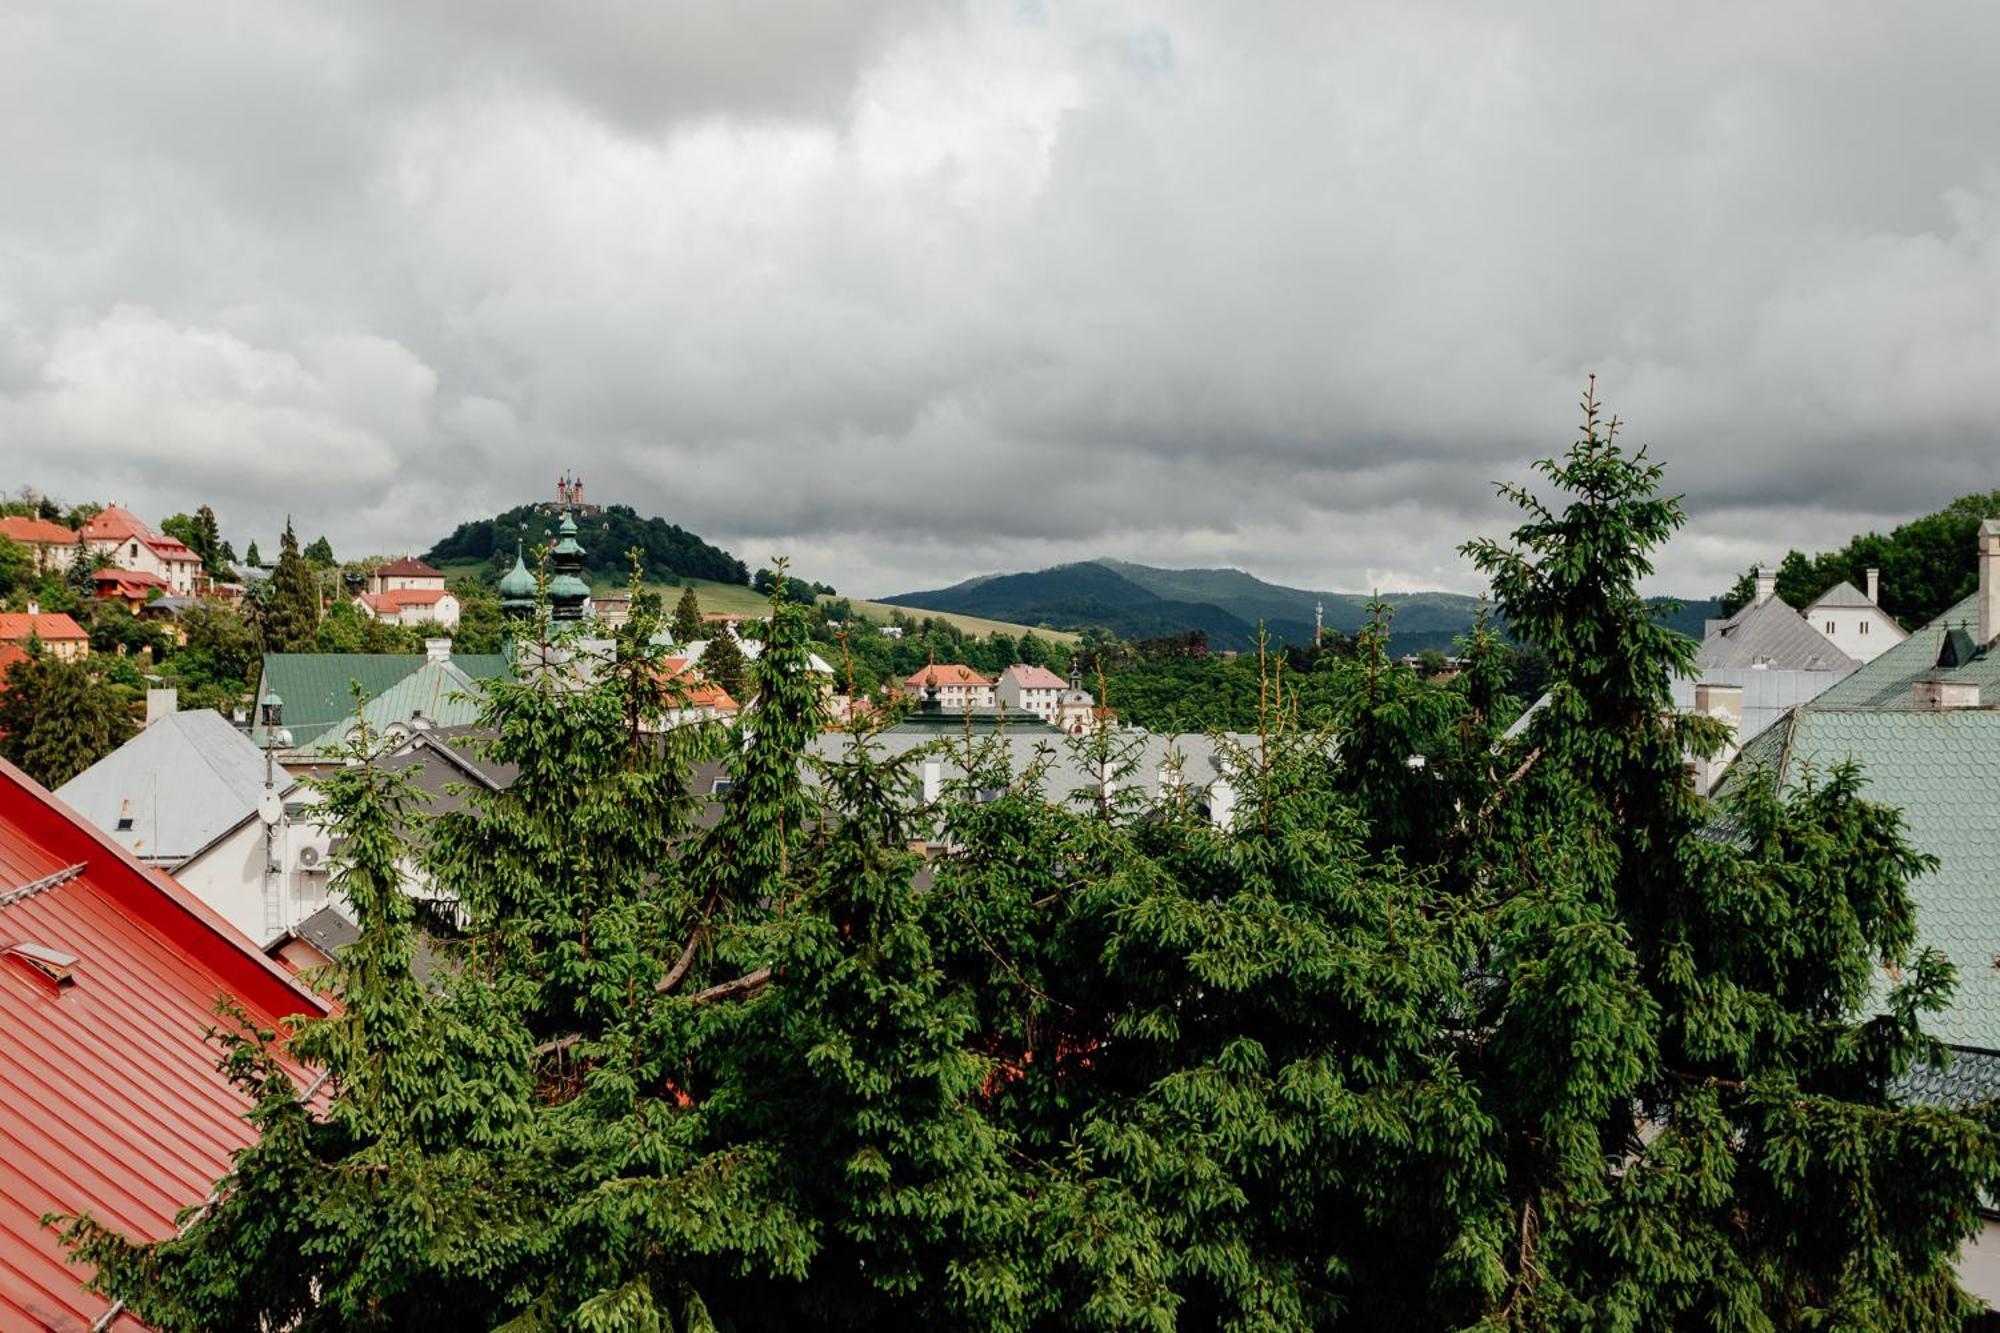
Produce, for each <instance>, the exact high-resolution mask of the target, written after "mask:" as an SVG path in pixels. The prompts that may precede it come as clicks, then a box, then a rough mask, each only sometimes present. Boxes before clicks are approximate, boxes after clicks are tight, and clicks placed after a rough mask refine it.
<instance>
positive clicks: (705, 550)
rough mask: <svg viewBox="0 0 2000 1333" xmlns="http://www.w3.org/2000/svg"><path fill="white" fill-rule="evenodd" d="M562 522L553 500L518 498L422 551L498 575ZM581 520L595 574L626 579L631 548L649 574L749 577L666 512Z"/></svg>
mask: <svg viewBox="0 0 2000 1333" xmlns="http://www.w3.org/2000/svg"><path fill="white" fill-rule="evenodd" d="M559 521H560V520H559V519H558V517H557V515H556V514H555V513H554V512H553V511H552V509H551V507H550V506H548V505H542V504H525V505H515V506H514V507H513V508H512V509H509V510H507V511H506V512H504V513H501V514H496V515H495V516H494V517H492V518H482V519H474V520H472V521H471V522H469V523H461V524H459V525H458V527H457V528H455V529H453V531H452V534H451V535H450V536H449V537H446V538H445V539H444V540H443V541H441V542H439V543H438V544H437V545H435V546H433V547H431V549H430V550H429V551H427V552H425V553H424V559H426V560H428V561H429V562H430V563H432V564H434V565H437V566H439V567H440V568H442V567H444V566H445V565H464V564H468V563H475V564H479V565H482V566H483V567H484V568H485V569H486V570H487V571H488V572H489V573H493V574H498V573H500V572H501V571H503V570H505V569H506V568H507V567H508V566H509V565H511V564H512V563H513V561H514V553H515V551H516V550H517V549H523V548H525V550H526V551H527V552H528V553H529V558H530V559H532V558H533V551H534V550H535V548H536V547H538V546H542V545H544V544H546V543H548V542H550V541H552V540H554V538H555V531H556V524H557V523H558V522H559ZM577 527H578V529H579V531H578V534H577V536H578V540H579V542H580V543H581V544H582V546H583V549H584V552H585V554H584V565H585V568H586V569H587V570H588V571H589V574H590V576H591V578H592V579H593V580H600V579H606V578H608V579H612V580H614V581H619V582H622V581H623V580H624V579H625V577H626V573H627V570H628V569H629V564H628V561H629V559H630V556H629V554H628V553H629V552H631V551H635V550H636V551H637V552H639V560H640V566H641V568H642V570H643V571H644V574H645V577H646V578H648V579H651V580H656V581H659V582H663V583H664V582H673V581H675V580H678V579H684V578H695V579H708V580H711V581H713V582H716V583H728V584H747V583H749V582H750V571H749V570H748V569H747V568H745V567H744V564H743V562H742V561H741V560H738V559H737V558H736V557H735V556H733V555H731V554H730V553H729V552H727V551H725V550H723V549H722V548H721V547H719V546H714V545H711V544H710V543H708V542H706V541H704V540H702V538H700V537H699V536H697V535H696V534H694V533H692V532H689V531H687V530H686V529H685V528H681V527H678V526H676V525H674V524H672V523H669V522H667V521H666V520H665V519H663V518H641V517H640V516H639V514H638V511H636V510H634V509H633V508H632V507H631V506H630V505H607V506H605V507H604V508H602V509H599V510H595V511H590V512H585V513H580V514H579V515H578V516H577Z"/></svg>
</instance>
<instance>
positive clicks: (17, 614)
mask: <svg viewBox="0 0 2000 1333" xmlns="http://www.w3.org/2000/svg"><path fill="white" fill-rule="evenodd" d="M89 637H90V636H89V635H88V634H86V633H84V632H83V626H81V625H79V624H77V623H76V622H75V621H74V620H71V619H70V618H69V617H68V616H66V615H64V614H63V613H62V612H61V611H43V612H40V613H38V614H36V615H32V616H31V615H29V614H28V613H27V612H26V611H0V641H6V642H14V643H18V642H21V641H24V640H26V639H30V638H35V639H40V640H41V641H42V642H43V643H65V642H72V641H74V640H77V639H88V638H89Z"/></svg>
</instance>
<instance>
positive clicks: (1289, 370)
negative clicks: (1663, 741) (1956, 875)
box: [0, 0, 2000, 594]
mask: <svg viewBox="0 0 2000 1333" xmlns="http://www.w3.org/2000/svg"><path fill="white" fill-rule="evenodd" d="M1503 9H1504V10H1505V11H1508V12H1506V13H1502V12H1500V11H1502V10H1503ZM1995 50H2000V6H1995V5H1992V4H1990V3H1962V4H1953V3H1943V2H1939V3H1929V4H1922V5H1884V4H1879V3H1863V2H1861V0H1855V2H1854V3H1845V2H1843V0H1826V2H1824V3H1802V2H1801V3H1782V2H1774V3H1761V4H1760V3H1750V4H1744V3H1731V4H1720V3H1717V4H1696V5H1692V6H1690V5H1681V6H1660V5H1638V4H1622V3H1609V4H1607V3H1603V0H1593V2H1591V3H1584V2H1582V0H1578V2H1577V3H1559V2H1550V3H1526V4H1516V5H1507V6H1494V5H1474V4H1467V3H1451V4H1446V3H1427V2H1425V0H1393V2H1388V3H1381V4H1370V3H1329V2H1328V0H1302V2H1301V3H1297V4H1283V3H1268V4H1266V3H1242V4H1218V3H1214V2H1213V0H1187V3H1163V2H1158V0H1156V2H1153V3H1144V4H1137V3H1115V2H1114V3H1101V4H1061V3H1055V2H1054V0H1050V2H1048V3H1034V2H1033V0H1027V2H1024V3H1017V4H1008V3H995V4H964V5H960V4H953V3H945V2H943V0H872V2H871V0H855V2H854V3H847V4H839V3H833V2H832V0H795V2H790V3H780V2H778V0H728V2H727V3H717V0H564V2H563V3H560V4H556V3H548V2H547V0H478V3H473V2H472V0H466V3H463V4H445V3H436V2H434V0H344V2H343V3H338V4H327V3H324V0H311V2H310V3H308V2H306V0H296V2H295V0H241V2H240V3H203V2H200V0H171V2H169V0H159V2H158V3H151V4H145V3H110V2H101V0H47V2H46V3H41V2H39V0H10V3H7V4H6V5H5V6H0V201H4V202H0V459H3V460H4V468H0V487H4V488H5V489H8V490H13V489H16V488H18V487H19V486H21V485H23V484H28V485H33V486H35V487H38V488H40V489H42V490H45V491H48V492H52V493H54V494H56V495H58V496H60V497H62V498H64V499H66V500H71V501H75V500H81V499H86V498H93V499H106V500H108V499H117V500H121V501H123V502H125V503H127V504H129V505H131V506H132V507H133V508H135V509H137V510H139V511H140V513H141V514H142V515H143V516H145V517H146V518H148V519H151V520H154V521H157V520H158V519H160V518H161V517H163V516H164V515H166V514H168V513H171V512H173V511H175V510H180V509H192V508H193V507H194V506H195V505H197V504H199V503H201V502H202V501H204V500H206V501H208V502H210V503H212V504H214V506H215V507H216V510H217V511H218V513H219V514H220V515H221V517H222V520H223V527H224V532H225V535H228V536H230V537H231V538H232V539H233V540H234V541H235V542H236V544H237V545H238V547H239V548H240V547H241V546H242V545H243V544H244V542H245V541H246V540H247V539H248V538H251V537H256V538H259V539H260V541H261V542H262V543H263V545H264V549H265V550H267V551H268V550H270V549H272V548H271V542H272V537H273V534H274V533H275V531H276V530H277V528H278V526H279V525H280V524H281V523H282V522H283V519H284V516H285V514H287V513H290V514H291V515H293V516H294V518H295V520H296V521H297V524H298V527H299V528H300V530H301V531H302V533H303V534H304V535H305V536H306V537H308V538H310V537H311V536H313V535H317V534H319V533H321V532H324V533H326V534H327V535H329V536H330V537H331V538H332V539H333V542H334V545H335V547H336V549H337V550H339V551H340V552H341V553H342V554H344V555H346V554H359V553H362V552H364V551H393V552H401V551H404V550H406V549H412V548H414V549H418V550H421V549H422V548H424V547H425V546H427V545H429V544H430V542H431V541H433V540H435V539H436V538H437V537H438V536H440V535H442V534H443V533H444V532H446V531H448V530H449V529H450V528H451V527H452V526H453V525H454V524H456V523H457V522H459V521H461V520H463V519H466V518H470V517H476V516H481V515H488V514H491V513H493V512H495V511H496V510H498V509H500V508H502V507H505V506H508V505H511V504H515V503H519V502H521V501H523V500H526V499H530V498H539V497H544V496H547V495H550V494H551V493H552V491H553V486H554V482H555V479H556V476H557V474H558V473H559V472H560V471H561V470H562V469H563V468H565V467H570V468H574V469H575V470H576V471H578V472H579V473H581V474H582V476H583V477H584V479H585V481H586V483H587V486H588V494H589V498H591V499H594V500H599V501H604V502H612V501H617V502H623V503H628V504H631V505H633V506H634V507H635V508H637V509H638V510H639V511H640V512H641V513H649V514H650V513H658V514H663V515H665V516H666V517H668V518H670V519H672V520H673V521H675V522H678V523H680V524H682V525H683V526H685V527H688V528H691V529H693V530H695V531H697V532H700V533H702V534H704V535H705V536H708V537H710V538H711V539H713V540H716V541H719V542H721V543H722V544H724V545H726V546H728V547H729V548H730V549H732V550H733V551H735V552H736V553H737V554H738V555H740V556H742V557H743V558H744V559H745V560H747V561H748V562H750V563H751V564H752V565H753V566H754V565H756V564H759V563H762V562H763V561H764V560H765V559H766V558H767V557H768V556H770V555H771V554H773V553H777V552H786V553H790V554H791V555H792V556H793V557H794V560H795V563H796V565H797V567H798V568H799V569H800V571H801V572H803V573H806V574H808V575H810V576H812V577H815V578H820V579H824V580H830V581H832V582H834V583H836V584H838V585H839V586H840V587H841V588H842V590H843V591H852V592H857V593H864V594H880V593H888V592H895V591H903V590H908V589H912V588H923V587H932V586H937V585H939V584H943V583H947V582H950V581H953V580H956V579H958V578H960V577H963V576H965V575H968V574H973V573H979V572H985V571H992V570H1000V569H1019V568H1032V567H1038V566H1040V565H1045V564H1049V563H1052V562H1055V561H1058V560H1064V559H1074V558H1080V557H1085V556H1090V555H1098V554H1109V555H1118V556H1124V557H1128V558H1132V559H1137V560H1143V561H1147V562H1150V563H1155V564H1165V565H1193V564H1202V565H1209V564H1233V565H1238V566H1241V567H1244V568H1247V569H1250V570H1252V571H1253V572H1255V573H1258V574H1261V575H1264V576H1266V577H1269V578H1273V579H1278V580H1281V581H1286V582H1292V583H1302V584H1307V585H1310V586H1316V587H1329V588H1338V589H1356V590H1359V589H1366V588H1370V587H1381V588H1384V589H1394V588H1413V587H1448V588H1461V589H1468V590H1470V589H1474V588H1476V586H1477V580H1476V578H1475V576H1474V575H1473V574H1472V572H1471V571H1470V570H1469V569H1468V568H1466V567H1465V565H1464V564H1463V563H1462V562H1461V561H1460V560H1459V558H1458V557H1457V556H1456V555H1455V553H1454V550H1455V548H1456V546H1457V545H1458V544H1459V543H1460V542H1461V541H1463V540H1464V539H1466V538H1467V537H1469V536H1473V535H1477V534H1482V533H1495V532H1498V531H1501V530H1502V529H1503V528H1504V527H1505V525H1506V524H1507V522H1508V515H1507V513H1506V512H1505V511H1504V510H1502V509H1500V508H1499V507H1498V506H1497V504H1496V503H1495V501H1494V500H1493V498H1492V483H1493V482H1494V481H1495V480H1498V479H1503V478H1512V479H1521V478H1523V477H1524V476H1525V475H1526V464H1527V461H1528V460H1529V459H1531V458H1533V457H1535V456H1537V455H1538V454H1543V453H1549V452H1554V451H1556V450H1559V449H1561V448H1562V447H1564V446H1565V445H1566V444H1567V443H1568V441H1569V440H1570V439H1571V438H1572V436H1573V427H1574V423H1575V420H1576V411H1575V407H1574V404H1575V401H1576V399H1577V397H1578V395H1579V393H1580V391H1581V389H1582V387H1583V383H1584V378H1585V376H1586V374H1588V373H1589V372H1591V371H1595V372H1596V373H1597V374H1598V377H1599V385H1600V390H1601V393H1602V395H1603V397H1604V398H1605V400H1606V401H1607V402H1608V403H1609V405H1610V406H1611V407H1612V408H1613V409H1615V410H1616V411H1617V412H1618V413H1619V414H1620V415H1621V416H1623V417H1624V418H1625V419H1626V420H1627V421H1628V422H1629V423H1630V425H1629V428H1628V430H1629V435H1628V438H1629V439H1631V440H1632V441H1633V442H1634V443H1642V442H1643V443H1646V444H1648V445H1650V446H1651V448H1652V449H1653V451H1654V453H1655V454H1656V455H1657V456H1658V457H1659V458H1660V459H1662V460H1664V461H1665V463H1666V464H1667V466H1668V469H1669V472H1668V480H1669V484H1670V486H1672V487H1673V488H1675V489H1677V490H1681V491H1684V492H1685V493H1686V495H1687V502H1688V507H1689V509H1690V511H1691V513H1692V516H1693V521H1692V523H1691V524H1690V526H1689V528H1688V529H1687V531H1686V532H1685V533H1684V534H1683V536H1682V537H1681V538H1680V539H1679V540H1678V541H1677V542H1676V543H1675V545H1674V546H1673V547H1672V548H1671V549H1670V550H1669V551H1668V552H1667V553H1666V554H1665V555H1664V557H1663V559H1662V561H1661V572H1660V576H1659V578H1658V579H1657V581H1656V586H1657V587H1658V588H1660V589H1661V590H1665V591H1679V592H1686V593H1706V592H1709V591H1713V590H1716V589H1718V588H1720V587H1724V586H1726V585H1727V583H1728V582H1729V580H1730V577H1731V575H1732V573H1733V571H1735V570H1738V569H1740V568H1742V567H1743V566H1745V565H1746V564H1748V563H1750V562H1751V561H1753V560H1756V559H1758V558H1762V557H1766V556H1775V555H1778V554H1781V553H1782V552H1783V550H1784V549H1785V547H1786V546H1788V545H1801V546H1806V547H1808V548H1817V547H1820V546H1825V545H1832V544H1837V543H1839V542H1841V541H1843V540H1844V539H1845V538H1846V537H1847V536H1848V535H1849V534H1850V533H1852V532H1853V531H1855V530H1857V529H1861V528H1866V527H1871V526H1877V527H1879V526H1886V525H1888V524H1891V523H1893V522H1895V521H1897V520H1898V519H1900V518H1902V517H1906V516H1908V515H1910V514H1914V513H1919V512H1923V511H1925V510H1927V509H1931V508H1934V507H1936V506H1937V505H1938V504H1940V503H1942V502H1943V501H1945V500H1947V499H1949V498H1951V497H1952V496H1955V495H1958V494H1961V493H1964V492H1966V491H1969V490H1975V489H1979V490H1984V489H1991V488H1994V487H1996V486H2000V467H1996V466H1994V464H1993V461H1992V460H1993V459H1994V456H1995V455H1994V450H1993V449H1992V443H1993V440H1994V437H1995V424H1996V422H2000V136H1996V135H1995V133H1994V126H1995V125H2000V79H1995V78H1994V77H1993V65H1992V61H1993V52H1994V51H1995ZM1968 555H1969V553H1968Z"/></svg>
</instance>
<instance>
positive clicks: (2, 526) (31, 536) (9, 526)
mask: <svg viewBox="0 0 2000 1333" xmlns="http://www.w3.org/2000/svg"><path fill="white" fill-rule="evenodd" d="M0 537H5V538H6V539H7V540H8V541H12V542H20V543H21V544H22V545H23V546H74V545H76V533H75V531H74V530H73V529H70V528H67V527H64V526H63V525H62V524H60V523H52V522H50V521H49V520H48V519H46V518H27V517H25V516H22V515H19V514H9V515H7V516H6V517H4V518H0Z"/></svg>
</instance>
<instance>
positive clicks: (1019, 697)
mask: <svg viewBox="0 0 2000 1333" xmlns="http://www.w3.org/2000/svg"><path fill="white" fill-rule="evenodd" d="M1063 688H1064V686H1063V678H1062V677H1061V676H1058V675H1057V674H1056V673H1055V672H1053V671H1051V670H1049V669H1048V668H1047V667H1041V666H1029V665H1027V664H1026V663H1023V662H1016V663H1015V664H1014V665H1013V666H1010V667H1008V668H1007V669H1006V670H1005V671H1002V672H1001V673H1000V678H999V680H997V681H995V682H994V686H993V695H994V698H995V700H996V701H997V702H998V703H1000V704H1002V705H1004V706H1005V707H1008V708H1023V709H1026V710H1027V711H1028V712H1030V713H1034V714H1036V715H1037V716H1038V717H1040V718H1041V719H1042V720H1043V721H1044V722H1047V723H1050V724H1051V725H1053V724H1054V722H1055V720H1056V710H1057V709H1059V708H1060V707H1061V706H1062V695H1063Z"/></svg>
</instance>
